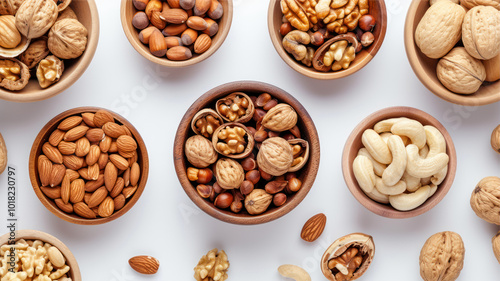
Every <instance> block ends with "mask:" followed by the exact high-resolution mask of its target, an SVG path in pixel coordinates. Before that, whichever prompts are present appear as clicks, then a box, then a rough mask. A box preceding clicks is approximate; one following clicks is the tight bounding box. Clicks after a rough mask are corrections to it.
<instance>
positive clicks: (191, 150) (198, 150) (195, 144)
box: [184, 135, 217, 168]
mask: <svg viewBox="0 0 500 281" xmlns="http://www.w3.org/2000/svg"><path fill="white" fill-rule="evenodd" d="M184 153H185V154H186V158H187V160H188V161H189V163H191V164H193V166H195V167H196V168H206V167H208V166H209V165H211V164H213V163H215V161H217V152H215V149H214V147H213V145H212V142H211V141H209V140H208V139H206V138H204V137H202V136H200V135H195V136H192V137H190V138H189V139H187V141H186V144H185V145H184Z"/></svg>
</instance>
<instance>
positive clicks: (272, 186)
mask: <svg viewBox="0 0 500 281" xmlns="http://www.w3.org/2000/svg"><path fill="white" fill-rule="evenodd" d="M287 183H288V182H287V181H284V180H275V181H271V182H268V183H267V184H266V186H265V190H266V192H267V193H269V194H276V193H278V192H281V191H282V190H283V189H285V187H286V185H287Z"/></svg>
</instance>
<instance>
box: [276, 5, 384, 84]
mask: <svg viewBox="0 0 500 281" xmlns="http://www.w3.org/2000/svg"><path fill="white" fill-rule="evenodd" d="M267 21H268V28H269V35H270V36H271V41H272V43H273V45H274V48H275V49H276V51H277V52H278V54H279V55H280V57H281V58H282V59H283V60H284V61H285V62H286V63H287V64H288V65H289V66H290V67H291V68H293V69H294V70H295V71H297V72H299V73H301V74H302V75H305V76H308V77H311V78H315V79H338V78H342V77H346V76H348V75H351V74H353V73H355V72H357V71H358V70H360V69H361V68H363V67H364V66H365V65H367V64H368V63H369V62H370V61H371V60H372V59H373V57H374V56H375V55H376V54H377V52H378V51H379V49H380V47H381V46H382V43H383V41H384V38H385V33H386V29H387V11H386V7H385V2H384V1H383V0H359V1H358V0H320V1H316V0H304V1H301V0H271V1H270V2H269V10H268V18H267Z"/></svg>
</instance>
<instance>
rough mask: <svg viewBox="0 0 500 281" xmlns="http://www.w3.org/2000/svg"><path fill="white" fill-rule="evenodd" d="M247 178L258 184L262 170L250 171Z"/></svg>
mask: <svg viewBox="0 0 500 281" xmlns="http://www.w3.org/2000/svg"><path fill="white" fill-rule="evenodd" d="M245 179H246V180H247V181H250V182H251V183H253V184H257V183H258V182H259V181H260V172H259V171H257V170H253V171H248V172H247V173H246V175H245Z"/></svg>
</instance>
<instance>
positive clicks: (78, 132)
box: [64, 125, 89, 141]
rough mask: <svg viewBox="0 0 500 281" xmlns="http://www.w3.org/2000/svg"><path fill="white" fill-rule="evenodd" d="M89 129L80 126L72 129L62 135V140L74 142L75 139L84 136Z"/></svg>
mask: <svg viewBox="0 0 500 281" xmlns="http://www.w3.org/2000/svg"><path fill="white" fill-rule="evenodd" d="M88 129H89V127H87V126H85V125H80V126H77V127H74V128H73V129H71V130H69V131H67V132H66V134H64V140H65V141H76V140H77V139H79V138H81V137H83V136H85V134H86V133H87V131H88Z"/></svg>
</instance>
